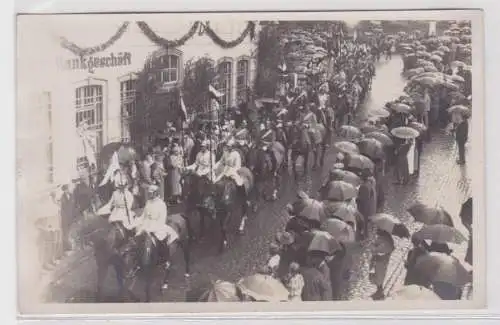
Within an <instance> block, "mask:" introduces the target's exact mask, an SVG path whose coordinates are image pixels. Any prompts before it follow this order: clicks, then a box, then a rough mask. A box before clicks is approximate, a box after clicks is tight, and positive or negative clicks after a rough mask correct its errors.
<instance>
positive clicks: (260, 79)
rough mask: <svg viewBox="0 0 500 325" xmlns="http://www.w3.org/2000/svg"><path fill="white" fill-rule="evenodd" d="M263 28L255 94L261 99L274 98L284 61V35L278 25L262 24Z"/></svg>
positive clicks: (258, 47) (260, 38) (260, 34)
mask: <svg viewBox="0 0 500 325" xmlns="http://www.w3.org/2000/svg"><path fill="white" fill-rule="evenodd" d="M261 27H262V28H261V30H260V32H259V39H258V43H257V62H258V66H257V76H256V78H255V94H256V95H257V96H259V97H274V95H275V94H276V87H277V85H278V80H279V74H278V69H277V67H278V64H280V62H281V60H282V59H283V50H282V48H281V45H280V38H281V35H282V34H281V33H280V28H279V26H278V24H274V23H271V22H261Z"/></svg>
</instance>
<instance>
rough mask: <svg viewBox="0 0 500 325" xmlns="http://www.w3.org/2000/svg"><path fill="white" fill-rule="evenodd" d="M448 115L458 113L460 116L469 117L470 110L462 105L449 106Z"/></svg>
mask: <svg viewBox="0 0 500 325" xmlns="http://www.w3.org/2000/svg"><path fill="white" fill-rule="evenodd" d="M448 113H450V114H453V113H460V114H462V115H469V114H470V109H469V108H468V107H467V106H464V105H454V106H451V107H450V108H448Z"/></svg>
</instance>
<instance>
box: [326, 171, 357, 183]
mask: <svg viewBox="0 0 500 325" xmlns="http://www.w3.org/2000/svg"><path fill="white" fill-rule="evenodd" d="M330 176H332V177H333V179H334V180H339V181H344V182H347V183H349V184H351V185H353V186H355V187H357V186H359V185H360V184H361V178H359V176H358V175H356V174H354V173H353V172H350V171H348V170H344V169H339V168H335V169H332V170H331V171H330Z"/></svg>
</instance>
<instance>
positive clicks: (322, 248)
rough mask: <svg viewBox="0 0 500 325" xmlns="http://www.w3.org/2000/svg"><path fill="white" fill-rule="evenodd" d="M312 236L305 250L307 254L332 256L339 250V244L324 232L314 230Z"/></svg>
mask: <svg viewBox="0 0 500 325" xmlns="http://www.w3.org/2000/svg"><path fill="white" fill-rule="evenodd" d="M313 235H314V236H313V238H312V240H311V242H310V243H309V247H308V248H307V250H308V251H309V252H311V251H319V252H324V253H326V254H328V255H332V254H333V253H335V252H336V251H338V250H339V249H340V248H341V246H340V244H339V242H338V241H337V240H336V239H335V238H333V236H332V235H330V234H329V233H327V232H326V231H322V230H314V231H313Z"/></svg>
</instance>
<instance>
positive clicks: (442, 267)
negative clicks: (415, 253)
mask: <svg viewBox="0 0 500 325" xmlns="http://www.w3.org/2000/svg"><path fill="white" fill-rule="evenodd" d="M415 272H418V273H419V274H421V275H422V276H424V277H426V278H427V279H429V280H430V281H432V282H443V283H449V284H452V285H454V286H459V287H460V286H463V285H465V284H467V283H469V282H471V281H472V275H471V273H469V271H467V269H466V268H465V267H464V265H463V264H462V263H461V262H460V261H459V260H458V259H457V258H456V257H454V256H450V255H447V254H444V253H437V252H431V253H428V254H425V255H422V256H420V257H418V258H417V260H416V262H415Z"/></svg>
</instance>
